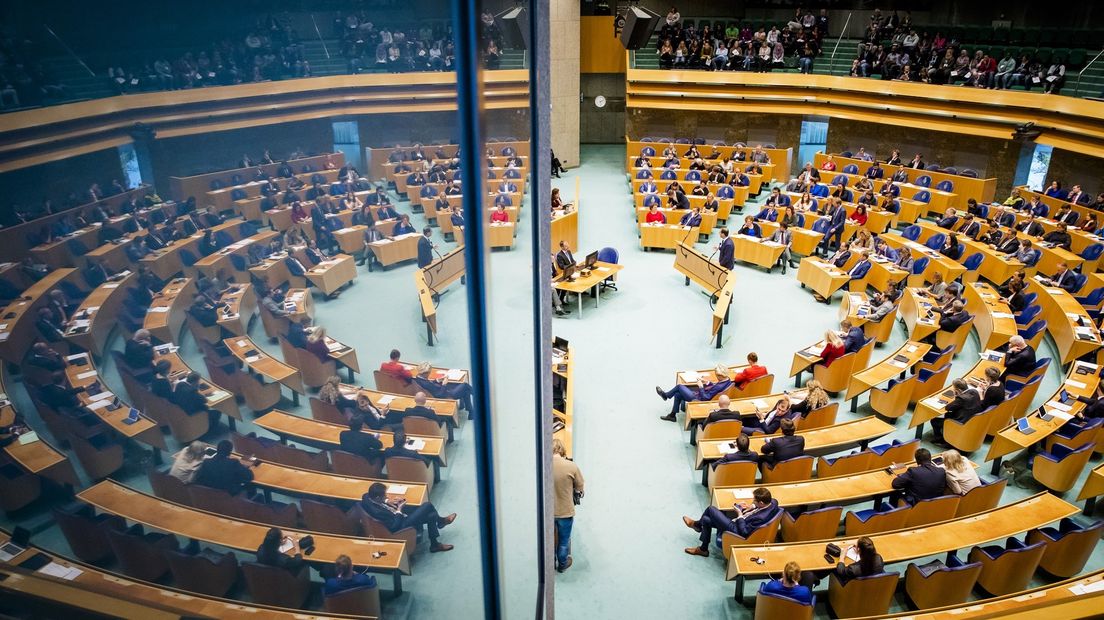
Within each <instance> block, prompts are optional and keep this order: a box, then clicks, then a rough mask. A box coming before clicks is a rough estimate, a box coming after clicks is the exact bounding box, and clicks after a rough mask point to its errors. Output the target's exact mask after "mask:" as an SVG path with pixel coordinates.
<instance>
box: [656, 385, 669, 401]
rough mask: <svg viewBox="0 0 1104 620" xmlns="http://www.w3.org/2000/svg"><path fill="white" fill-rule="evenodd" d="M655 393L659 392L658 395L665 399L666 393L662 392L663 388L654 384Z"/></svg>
mask: <svg viewBox="0 0 1104 620" xmlns="http://www.w3.org/2000/svg"><path fill="white" fill-rule="evenodd" d="M656 394H659V397H660V398H662V399H663V400H667V394H666V393H664V391H663V388H661V387H659V386H658V385H657V386H656Z"/></svg>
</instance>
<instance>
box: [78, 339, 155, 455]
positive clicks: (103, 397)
mask: <svg viewBox="0 0 1104 620" xmlns="http://www.w3.org/2000/svg"><path fill="white" fill-rule="evenodd" d="M82 361H83V363H82ZM65 378H66V379H67V380H68V382H69V385H71V386H73V387H81V388H87V387H88V386H90V385H92V384H93V383H96V382H99V383H100V389H101V390H102V391H101V392H100V393H99V394H96V395H95V396H91V395H89V394H88V392H81V393H79V394H77V398H78V399H79V400H80V402H81V405H82V406H83V407H84V408H85V409H88V410H89V411H91V412H92V413H94V414H95V415H96V417H98V418H99V419H100V420H101V421H103V422H104V423H105V424H107V426H109V427H111V428H112V429H113V430H114V431H115V433H117V434H118V435H119V436H121V437H124V438H126V439H133V440H135V441H140V442H142V443H144V444H146V445H148V446H152V447H153V448H157V449H159V450H168V447H167V446H166V444H165V436H164V435H162V434H161V427H160V426H158V425H157V422H155V421H153V420H152V419H150V418H149V417H148V416H146V414H145V413H144V412H139V413H140V416H139V418H138V421H137V422H135V423H133V424H127V423H126V422H125V421H124V420H126V419H127V417H129V415H130V409H131V407H130V405H128V404H127V403H126V401H125V400H123V399H122V398H119V396H118V395H117V394H113V393H112V392H111V390H109V389H108V388H107V385H106V384H105V383H104V381H103V379H101V378H100V376H99V373H98V371H97V370H96V367H95V366H94V365H93V364H92V357H91V356H90V355H89V354H88V353H79V354H77V355H70V356H69V357H68V358H66V366H65ZM116 399H117V400H118V402H119V404H118V405H115V404H114V402H113V401H115V400H116Z"/></svg>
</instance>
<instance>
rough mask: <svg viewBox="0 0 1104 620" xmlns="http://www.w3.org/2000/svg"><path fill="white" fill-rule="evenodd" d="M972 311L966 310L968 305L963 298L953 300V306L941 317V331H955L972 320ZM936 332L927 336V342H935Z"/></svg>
mask: <svg viewBox="0 0 1104 620" xmlns="http://www.w3.org/2000/svg"><path fill="white" fill-rule="evenodd" d="M970 318H971V317H970V313H969V312H966V307H965V306H964V305H963V303H962V300H957V299H956V300H955V301H953V302H951V308H950V311H948V312H943V313H942V314H941V315H940V317H939V331H941V332H948V333H954V331H955V330H957V329H958V328H959V327H962V326H963V325H965V324H967V323H969V322H970ZM936 333H938V332H935V333H932V334H931V335H930V336H928V337H927V338H925V341H926V342H929V343H934V342H935V334H936Z"/></svg>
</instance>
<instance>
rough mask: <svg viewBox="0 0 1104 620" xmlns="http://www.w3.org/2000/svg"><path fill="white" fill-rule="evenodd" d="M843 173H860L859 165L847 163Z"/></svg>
mask: <svg viewBox="0 0 1104 620" xmlns="http://www.w3.org/2000/svg"><path fill="white" fill-rule="evenodd" d="M843 173H844V174H858V173H859V167H858V166H856V165H855V164H847V165H846V166H844V167H843Z"/></svg>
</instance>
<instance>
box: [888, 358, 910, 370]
mask: <svg viewBox="0 0 1104 620" xmlns="http://www.w3.org/2000/svg"><path fill="white" fill-rule="evenodd" d="M889 365H890V366H896V367H897V368H908V362H902V361H899V360H889Z"/></svg>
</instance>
